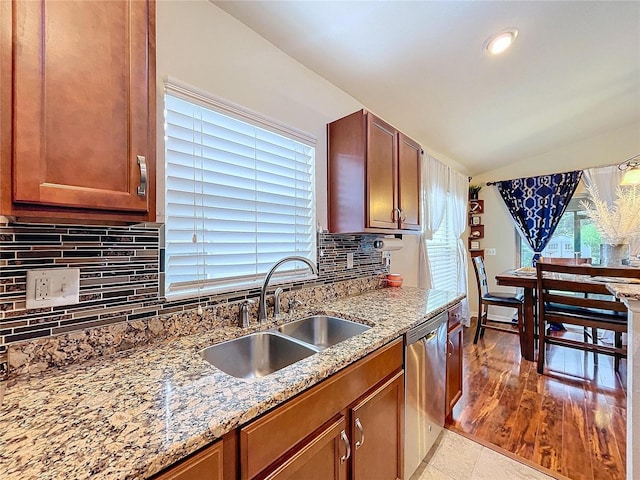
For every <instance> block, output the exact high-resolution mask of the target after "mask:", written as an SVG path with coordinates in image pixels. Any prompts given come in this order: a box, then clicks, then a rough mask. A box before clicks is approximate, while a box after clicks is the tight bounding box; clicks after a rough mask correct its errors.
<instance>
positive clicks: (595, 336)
mask: <svg viewBox="0 0 640 480" xmlns="http://www.w3.org/2000/svg"><path fill="white" fill-rule="evenodd" d="M591 342H592V343H593V344H594V345H597V344H598V329H597V328H591ZM593 364H594V365H595V366H598V352H593Z"/></svg>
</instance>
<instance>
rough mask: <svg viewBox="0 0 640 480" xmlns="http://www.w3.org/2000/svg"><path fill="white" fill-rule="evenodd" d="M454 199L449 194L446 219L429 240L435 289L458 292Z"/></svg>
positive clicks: (430, 261) (428, 245)
mask: <svg viewBox="0 0 640 480" xmlns="http://www.w3.org/2000/svg"><path fill="white" fill-rule="evenodd" d="M453 200H454V199H453V197H452V195H451V194H447V202H446V207H445V214H444V218H443V219H442V223H441V224H440V228H438V230H436V231H435V233H434V234H433V238H432V239H431V240H427V251H428V253H429V266H430V268H431V276H432V277H433V288H435V289H438V290H448V291H451V292H456V291H458V278H457V277H458V270H457V255H456V244H457V238H456V237H455V235H454V233H453V205H452V203H453Z"/></svg>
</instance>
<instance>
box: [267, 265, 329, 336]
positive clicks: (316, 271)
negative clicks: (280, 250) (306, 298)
mask: <svg viewBox="0 0 640 480" xmlns="http://www.w3.org/2000/svg"><path fill="white" fill-rule="evenodd" d="M287 262H303V263H306V264H307V265H308V266H309V268H310V269H311V271H312V272H313V274H314V275H318V267H317V266H316V264H315V263H313V262H312V261H311V260H309V259H308V258H305V257H298V256H291V257H285V258H283V259H282V260H280V261H279V262H278V263H276V264H275V265H274V266H273V267H271V270H269V273H267V276H266V277H264V283H263V284H262V289H261V290H260V305H259V306H258V320H259V321H260V323H263V322H265V321H266V320H267V299H266V296H267V287H268V286H269V280H271V276H272V275H273V272H275V271H276V269H277V268H278V267H279V266H280V265H282V264H283V263H287Z"/></svg>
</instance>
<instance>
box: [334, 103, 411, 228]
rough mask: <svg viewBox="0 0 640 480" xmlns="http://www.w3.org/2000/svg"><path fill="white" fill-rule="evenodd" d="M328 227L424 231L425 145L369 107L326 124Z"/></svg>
mask: <svg viewBox="0 0 640 480" xmlns="http://www.w3.org/2000/svg"><path fill="white" fill-rule="evenodd" d="M327 142H328V148H327V150H328V152H327V153H328V172H327V177H328V200H329V231H330V232H332V233H355V232H384V233H393V232H404V233H411V231H419V230H420V208H421V206H420V170H421V168H420V165H421V148H420V145H418V144H417V143H416V142H414V141H413V140H411V139H410V138H409V137H407V136H406V135H404V134H402V133H401V132H398V131H397V130H396V129H395V128H393V127H392V126H391V125H389V124H388V123H386V122H384V121H383V120H381V119H380V118H378V117H376V116H375V115H373V114H372V113H370V112H367V111H366V110H361V111H359V112H355V113H353V114H351V115H348V116H346V117H344V118H341V119H339V120H336V121H335V122H332V123H330V124H329V125H327Z"/></svg>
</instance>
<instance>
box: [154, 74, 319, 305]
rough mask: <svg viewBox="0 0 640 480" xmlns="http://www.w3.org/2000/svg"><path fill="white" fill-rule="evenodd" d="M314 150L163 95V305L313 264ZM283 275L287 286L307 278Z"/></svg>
mask: <svg viewBox="0 0 640 480" xmlns="http://www.w3.org/2000/svg"><path fill="white" fill-rule="evenodd" d="M180 91H181V92H182V90H180ZM185 97H186V98H185ZM249 117H250V118H249ZM272 127H275V128H272ZM314 145H315V144H314V142H313V140H311V139H309V138H304V137H303V136H302V134H300V132H295V131H293V130H289V129H287V128H286V127H283V126H281V125H277V124H274V123H273V122H271V121H269V120H266V119H261V118H259V117H257V116H256V115H255V114H252V113H250V112H245V111H243V110H241V109H239V108H238V107H235V106H230V105H226V104H223V103H220V102H219V101H217V100H215V99H211V98H208V97H203V96H202V95H201V94H197V93H196V94H193V95H191V96H189V95H181V94H179V93H174V92H173V91H172V89H171V87H170V85H167V93H166V94H165V169H166V171H165V183H166V184H165V192H164V193H165V248H166V252H165V294H166V295H174V294H180V293H181V294H185V295H188V294H191V295H193V294H195V293H196V292H200V291H201V290H203V289H206V291H211V292H212V293H213V292H216V291H225V290H226V291H228V290H238V289H243V288H250V287H255V286H256V285H259V284H260V282H261V281H262V279H263V278H264V275H265V274H266V273H267V271H268V270H269V269H270V268H271V266H273V264H274V263H276V262H277V261H278V260H280V259H282V258H283V257H286V256H289V255H300V256H303V257H306V258H308V259H310V260H312V261H315V260H316V236H315V227H316V220H315V202H314V188H315V181H314V168H315V167H314V155H315V146H314ZM285 267H289V269H288V270H287V269H286V268H283V269H282V271H281V272H279V276H280V277H284V278H287V279H289V280H290V279H292V278H304V277H306V276H307V275H308V274H309V271H308V268H307V267H306V265H304V264H303V263H300V264H298V263H289V264H285Z"/></svg>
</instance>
